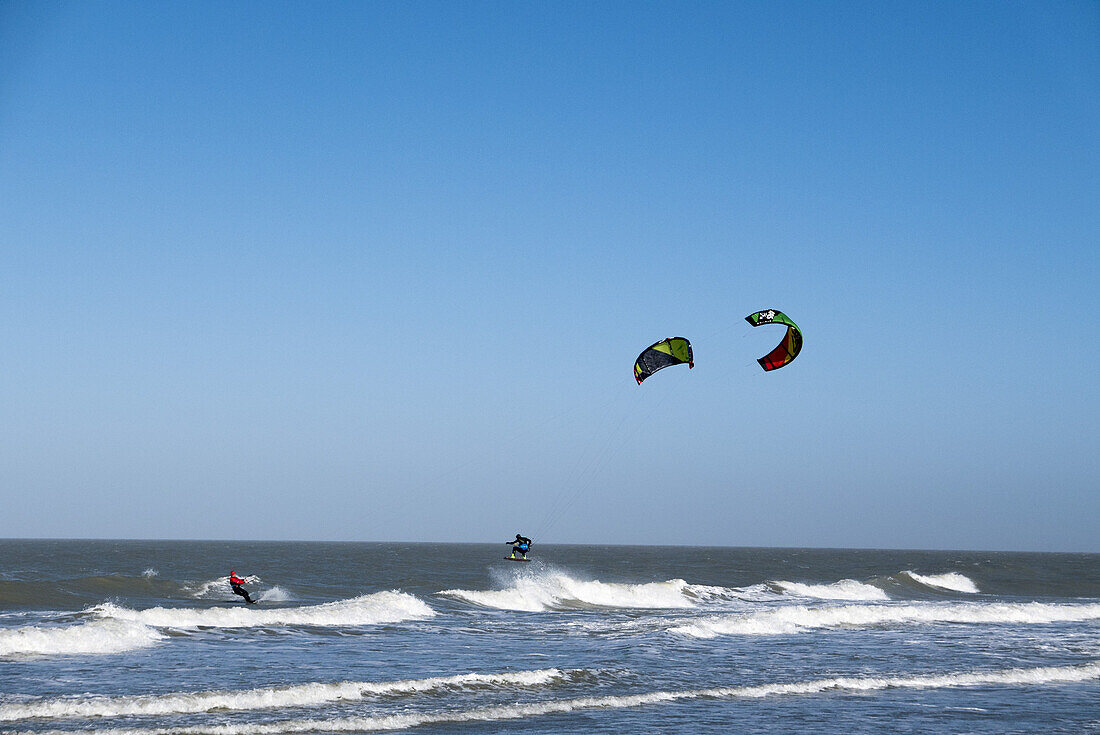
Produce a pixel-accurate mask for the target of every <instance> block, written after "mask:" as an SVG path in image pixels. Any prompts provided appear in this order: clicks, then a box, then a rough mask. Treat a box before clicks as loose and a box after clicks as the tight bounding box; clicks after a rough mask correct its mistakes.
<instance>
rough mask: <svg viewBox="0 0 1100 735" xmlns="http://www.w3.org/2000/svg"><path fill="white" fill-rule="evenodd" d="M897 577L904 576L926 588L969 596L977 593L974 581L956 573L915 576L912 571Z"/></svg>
mask: <svg viewBox="0 0 1100 735" xmlns="http://www.w3.org/2000/svg"><path fill="white" fill-rule="evenodd" d="M898 576H906V577H909V578H910V579H912V580H913V581H915V582H918V583H920V584H923V585H925V586H926V587H938V588H940V589H944V590H951V591H953V592H966V593H969V594H976V593H977V592H978V585H976V584H974V580H972V579H970V577H967V576H966V575H965V574H959V573H958V572H947V573H946V574H927V575H926V574H917V573H916V572H914V571H909V570H906V571H904V572H901V573H900V574H899V575H898Z"/></svg>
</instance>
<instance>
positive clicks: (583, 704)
mask: <svg viewBox="0 0 1100 735" xmlns="http://www.w3.org/2000/svg"><path fill="white" fill-rule="evenodd" d="M1097 678H1100V661H1093V662H1090V663H1087V664H1082V665H1079V666H1050V667H1042V668H1032V669H1002V670H999V671H984V672H983V671H977V672H960V673H949V674H938V675H932V676H900V677H859V678H857V677H834V678H830V679H816V680H811V681H801V682H791V683H785V684H784V683H778V684H762V685H757V686H744V687H721V688H715V689H691V690H682V691H655V692H646V693H642V694H632V695H624V696H606V697H578V698H575V699H555V700H548V701H542V702H529V703H523V704H506V705H498V706H492V707H478V708H475V709H468V710H455V711H449V712H420V713H416V712H410V713H405V714H398V715H382V716H376V717H345V718H339V719H316V720H284V721H282V722H269V723H263V724H261V723H241V724H224V725H217V726H214V727H211V726H198V727H173V728H161V729H149V730H130V729H127V730H122V729H119V730H106V729H99V730H97V731H98V732H100V733H107V734H108V735H130V734H131V733H132V734H133V735H199V734H200V733H210V732H216V733H219V735H246V734H252V735H282V733H298V732H356V731H360V732H370V731H378V730H402V729H406V728H411V727H417V726H420V725H432V724H444V723H457V722H494V721H501V720H518V719H524V718H528V717H536V716H539V715H547V714H556V713H563V712H576V711H583V710H593V709H622V708H628V707H640V706H643V705H649V704H662V703H667V702H676V701H683V700H690V699H699V698H721V699H735V698H739V699H759V698H763V697H776V696H799V695H812V694H819V693H821V692H826V691H842V692H870V691H881V690H884V689H951V688H962V687H973V686H1014V685H1023V686H1036V685H1043V684H1065V683H1075V682H1082V681H1090V680H1092V679H1097Z"/></svg>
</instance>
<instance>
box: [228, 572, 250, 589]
mask: <svg viewBox="0 0 1100 735" xmlns="http://www.w3.org/2000/svg"><path fill="white" fill-rule="evenodd" d="M247 581H248V580H245V579H241V578H240V577H238V576H237V575H236V574H231V575H229V584H231V585H234V586H236V585H238V584H244V583H245V582H247Z"/></svg>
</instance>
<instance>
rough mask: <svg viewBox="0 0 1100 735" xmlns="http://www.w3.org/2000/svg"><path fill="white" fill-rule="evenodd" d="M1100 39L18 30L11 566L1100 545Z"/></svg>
mask: <svg viewBox="0 0 1100 735" xmlns="http://www.w3.org/2000/svg"><path fill="white" fill-rule="evenodd" d="M1098 40H1100V6H1098V5H1096V4H1095V3H1084V2H1082V3H1072V2H1062V3H1039V2H1033V3H1018V2H1017V3H978V2H975V3H919V4H898V3H888V4H882V3H835V4H834V3H784V2H777V3H771V2H769V3H664V4H661V3H311V4H279V3H248V2H245V3H230V4H225V3H156V4H149V3H121V2H119V3H97V2H90V3H12V2H6V3H3V4H0V339H2V343H3V349H2V350H0V375H2V378H0V402H2V406H3V408H2V409H0V492H2V493H3V496H4V497H5V500H4V512H3V513H2V514H0V536H9V537H10V536H14V537H30V536H48V537H126V538H263V539H322V540H327V539H333V540H440V541H490V540H500V541H503V540H505V539H506V538H510V537H511V536H512V535H513V534H514V533H515V532H516V531H517V530H518V531H523V532H524V533H526V534H527V535H531V536H534V537H535V538H536V540H545V541H547V542H568V543H595V542H599V543H653V544H665V543H669V544H680V543H698V544H715V545H753V546H843V547H893V548H986V549H1026V550H1065V551H1100V542H1098V540H1097V539H1100V534H1098V533H1097V530H1096V529H1097V522H1098V521H1100V492H1098V490H1100V442H1098V437H1100V419H1098V418H1097V417H1098V414H1100V380H1098V378H1097V374H1098V373H1097V369H1096V364H1097V358H1098V357H1100V355H1098V351H1100V350H1098V347H1097V342H1098V340H1097V337H1098V334H1097V333H1098V327H1100V295H1098V293H1100V289H1098V284H1100V267H1098V266H1100V255H1098V245H1100V206H1098V202H1100V134H1098V131H1100V43H1098ZM764 308H778V309H782V310H783V311H784V312H786V313H787V314H788V315H790V316H791V318H793V319H794V320H795V321H797V322H798V323H799V324H800V325H801V327H802V328H803V331H804V333H805V348H804V351H803V353H802V355H801V356H800V357H799V358H798V360H797V361H796V362H795V363H793V364H792V365H790V366H788V367H786V368H784V369H782V370H779V371H776V372H773V373H769V374H764V373H763V372H762V371H761V370H760V368H759V367H758V366H757V364H756V362H755V358H757V357H759V356H761V355H763V354H765V353H766V352H767V351H768V350H769V349H770V348H771V347H772V346H774V345H775V344H776V343H777V342H778V340H779V336H780V334H781V330H780V329H778V328H774V329H769V328H760V329H756V330H753V329H752V328H751V327H749V326H748V324H746V323H745V322H744V316H745V315H747V314H749V313H751V312H753V311H756V310H759V309H764ZM681 335H682V336H686V337H688V338H689V339H691V341H692V344H693V345H694V349H695V355H696V367H695V369H694V370H691V371H688V370H686V369H684V368H673V369H669V370H666V371H664V372H662V373H660V374H658V375H656V376H654V377H653V378H651V379H650V380H648V381H647V382H646V383H645V384H644V385H642V386H640V387H639V386H637V385H635V383H634V380H633V375H632V366H633V361H634V359H635V357H636V356H637V354H638V353H639V352H640V351H641V350H642V349H643V348H644V347H645V346H646V345H648V344H650V343H652V342H654V341H656V340H658V339H661V338H664V337H667V336H681Z"/></svg>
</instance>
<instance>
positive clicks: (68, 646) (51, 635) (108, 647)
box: [0, 620, 164, 656]
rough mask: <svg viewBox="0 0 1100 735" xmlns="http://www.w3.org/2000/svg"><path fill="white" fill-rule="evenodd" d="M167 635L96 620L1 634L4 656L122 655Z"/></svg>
mask: <svg viewBox="0 0 1100 735" xmlns="http://www.w3.org/2000/svg"><path fill="white" fill-rule="evenodd" d="M162 638H164V635H162V634H161V633H159V632H157V631H156V630H154V629H153V628H151V627H149V626H147V625H143V624H141V623H139V622H133V621H127V620H93V621H91V622H87V623H82V624H80V625H70V626H64V627H37V626H26V627H22V628H15V629H12V630H0V656H58V655H81V654H107V653H122V652H123V651H132V650H135V649H138V648H145V647H147V646H152V645H154V644H155V643H156V642H157V641H159V640H161V639H162Z"/></svg>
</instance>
